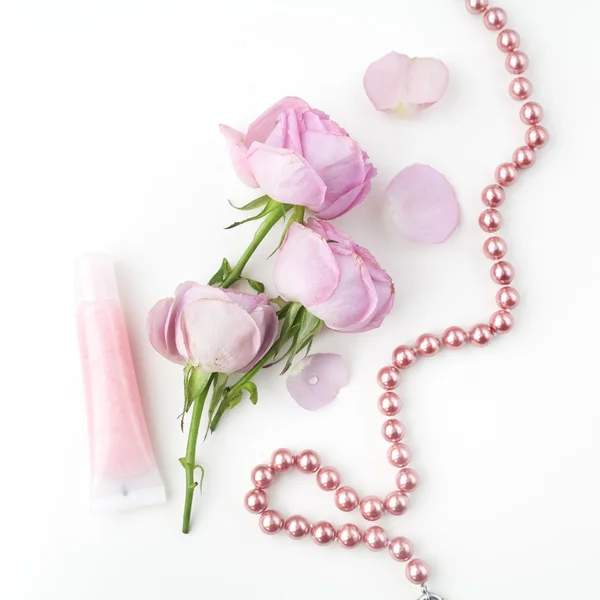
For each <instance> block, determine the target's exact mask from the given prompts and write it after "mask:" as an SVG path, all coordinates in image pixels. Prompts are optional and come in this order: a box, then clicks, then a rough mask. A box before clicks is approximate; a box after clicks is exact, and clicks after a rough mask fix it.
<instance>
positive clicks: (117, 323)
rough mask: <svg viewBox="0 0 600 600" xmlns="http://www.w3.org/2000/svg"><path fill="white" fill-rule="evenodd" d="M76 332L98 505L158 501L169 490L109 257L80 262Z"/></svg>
mask: <svg viewBox="0 0 600 600" xmlns="http://www.w3.org/2000/svg"><path fill="white" fill-rule="evenodd" d="M75 304H76V320H77V334H78V338H79V350H80V356H81V368H82V372H83V386H84V392H85V400H86V408H87V420H88V435H89V446H90V463H91V476H92V477H91V496H92V499H91V500H92V510H93V511H112V510H124V509H128V508H135V507H137V506H145V505H149V504H157V503H160V502H164V500H165V488H164V485H163V482H162V479H161V477H160V473H159V471H158V468H157V466H156V460H155V458H154V453H153V451H152V446H151V444H150V437H149V435H148V428H147V426H146V420H145V418H144V410H143V407H142V401H141V398H140V393H139V389H138V385H137V381H136V376H135V371H134V366H133V360H132V357H131V349H130V346H129V339H128V336H127V326H126V322H125V316H124V314H123V309H122V308H121V303H120V300H119V292H118V289H117V282H116V278H115V272H114V267H113V262H112V259H111V257H110V256H109V255H106V254H101V253H93V254H84V255H83V256H81V257H79V258H78V259H77V261H76V263H75Z"/></svg>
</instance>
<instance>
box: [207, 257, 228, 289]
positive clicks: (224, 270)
mask: <svg viewBox="0 0 600 600" xmlns="http://www.w3.org/2000/svg"><path fill="white" fill-rule="evenodd" d="M230 273H231V265H230V264H229V261H228V260H227V259H226V258H224V259H223V262H222V263H221V266H220V267H219V270H218V271H217V272H216V273H215V274H214V275H213V276H212V277H211V278H210V280H209V282H208V285H219V284H220V283H223V282H224V281H225V279H227V277H228V276H229V274H230Z"/></svg>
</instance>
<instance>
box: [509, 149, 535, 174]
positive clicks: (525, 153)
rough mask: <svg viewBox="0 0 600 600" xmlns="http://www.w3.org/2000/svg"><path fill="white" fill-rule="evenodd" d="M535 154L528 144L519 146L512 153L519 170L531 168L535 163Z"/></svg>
mask: <svg viewBox="0 0 600 600" xmlns="http://www.w3.org/2000/svg"><path fill="white" fill-rule="evenodd" d="M535 159H536V154H535V151H534V150H532V149H531V148H530V147H529V146H521V147H519V148H517V149H516V150H515V153H514V154H513V162H514V163H515V166H516V167H517V169H519V170H523V169H531V167H533V165H535Z"/></svg>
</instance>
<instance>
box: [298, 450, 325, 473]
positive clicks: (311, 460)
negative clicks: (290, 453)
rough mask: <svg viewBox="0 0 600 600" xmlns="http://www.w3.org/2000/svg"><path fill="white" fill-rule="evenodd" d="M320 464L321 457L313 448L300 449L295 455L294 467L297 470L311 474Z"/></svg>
mask: <svg viewBox="0 0 600 600" xmlns="http://www.w3.org/2000/svg"><path fill="white" fill-rule="evenodd" d="M320 466H321V459H320V458H319V455H318V454H317V453H316V452H315V451H314V450H302V452H300V453H299V454H298V456H296V468H297V469H298V471H300V472H302V473H305V474H307V475H311V474H312V473H316V472H317V471H318V470H319V467H320Z"/></svg>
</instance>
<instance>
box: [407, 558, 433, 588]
mask: <svg viewBox="0 0 600 600" xmlns="http://www.w3.org/2000/svg"><path fill="white" fill-rule="evenodd" d="M406 578H407V579H408V580H409V581H410V582H411V583H414V584H416V585H422V584H424V583H426V581H427V580H428V579H429V565H428V564H427V563H426V562H425V561H424V560H421V559H420V558H413V559H412V560H411V561H410V562H409V563H408V564H407V565H406Z"/></svg>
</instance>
